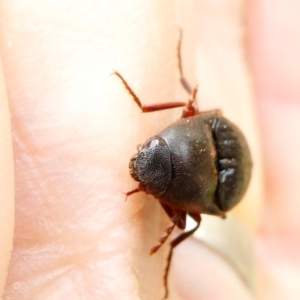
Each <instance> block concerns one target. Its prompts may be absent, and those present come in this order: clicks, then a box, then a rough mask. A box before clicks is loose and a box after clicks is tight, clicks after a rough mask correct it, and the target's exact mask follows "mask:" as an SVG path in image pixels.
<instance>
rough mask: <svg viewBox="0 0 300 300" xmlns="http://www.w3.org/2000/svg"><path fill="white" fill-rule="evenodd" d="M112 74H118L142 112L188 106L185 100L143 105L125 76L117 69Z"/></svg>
mask: <svg viewBox="0 0 300 300" xmlns="http://www.w3.org/2000/svg"><path fill="white" fill-rule="evenodd" d="M112 74H114V75H116V76H118V77H119V78H120V79H121V81H122V83H123V84H124V86H125V88H126V90H127V91H128V93H129V94H130V95H131V96H132V98H133V100H134V102H135V103H136V104H137V105H138V107H139V108H140V109H141V110H142V112H153V111H159V110H164V109H170V108H176V107H183V106H186V103H185V102H166V103H157V104H151V105H143V104H142V102H141V101H140V99H139V98H138V96H137V95H136V94H135V93H134V91H133V90H132V89H131V87H130V86H129V84H128V83H127V81H126V80H125V79H124V78H123V76H122V75H121V74H120V73H119V72H117V71H115V72H113V73H112Z"/></svg>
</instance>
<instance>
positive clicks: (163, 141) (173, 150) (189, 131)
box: [129, 111, 252, 216]
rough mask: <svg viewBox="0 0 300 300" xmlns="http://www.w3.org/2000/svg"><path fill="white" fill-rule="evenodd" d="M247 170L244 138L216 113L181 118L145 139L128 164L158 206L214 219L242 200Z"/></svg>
mask: <svg viewBox="0 0 300 300" xmlns="http://www.w3.org/2000/svg"><path fill="white" fill-rule="evenodd" d="M251 166H252V163H251V158H250V151H249V148H248V145H247V143H246V140H245V138H244V136H243V134H242V133H241V131H240V130H239V129H238V128H237V127H236V126H235V125H234V124H232V123H231V122H230V121H229V120H227V119H226V118H224V117H222V116H221V115H220V113H219V112H218V111H216V112H208V113H200V114H198V115H195V116H193V117H189V118H184V119H180V120H179V121H177V122H175V123H174V124H172V125H170V126H169V127H167V128H166V129H165V130H163V131H162V132H160V133H159V134H158V135H156V136H154V137H152V138H150V139H149V140H147V141H146V142H145V144H144V145H143V147H141V148H140V149H139V152H138V153H137V154H136V155H135V156H134V157H133V158H132V159H131V161H130V163H129V169H130V174H131V175H132V177H133V178H134V179H135V180H137V181H139V182H140V185H141V188H142V189H143V190H144V191H146V192H147V193H149V194H152V195H153V196H154V197H156V198H157V199H159V200H160V201H161V202H162V203H165V204H166V205H168V206H170V207H173V208H175V209H177V210H182V211H186V212H191V213H205V214H211V215H218V216H222V215H224V213H225V212H227V211H229V210H230V209H232V208H233V207H234V206H235V205H236V204H237V203H238V202H239V201H240V200H241V199H242V197H243V195H244V193H245V191H246V189H247V187H248V184H249V180H250V175H251Z"/></svg>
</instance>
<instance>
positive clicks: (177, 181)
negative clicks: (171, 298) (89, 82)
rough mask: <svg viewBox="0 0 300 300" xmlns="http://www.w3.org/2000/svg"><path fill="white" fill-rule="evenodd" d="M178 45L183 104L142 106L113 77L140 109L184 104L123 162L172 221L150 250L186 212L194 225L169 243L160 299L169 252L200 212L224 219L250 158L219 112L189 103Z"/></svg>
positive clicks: (240, 190)
mask: <svg viewBox="0 0 300 300" xmlns="http://www.w3.org/2000/svg"><path fill="white" fill-rule="evenodd" d="M180 44H181V36H180V41H179V45H178V58H179V70H180V76H181V78H180V79H181V83H182V85H183V87H184V88H185V89H186V90H187V91H188V92H189V93H190V94H191V99H190V100H189V101H188V103H187V104H186V103H183V102H170V103H164V104H155V105H150V106H143V105H142V104H141V102H140V100H139V99H138V97H137V96H136V95H135V93H134V92H133V91H132V89H131V88H130V87H129V85H128V84H127V82H126V81H125V79H124V78H123V77H122V76H121V75H120V74H119V73H118V72H115V73H114V74H115V75H117V76H118V77H119V78H120V79H121V80H122V82H123V84H124V85H125V87H126V89H127V90H128V92H129V93H130V94H131V96H132V97H133V99H134V101H135V102H136V103H137V105H138V106H139V107H140V108H141V109H142V111H143V112H151V111H158V110H163V109H169V108H174V107H180V106H186V108H185V109H184V111H183V113H182V117H181V119H180V120H179V121H177V122H175V123H174V124H172V125H170V126H169V127H167V128H166V129H164V130H163V131H161V132H160V133H159V134H157V135H156V136H154V137H152V138H150V139H148V140H147V141H146V142H145V143H144V145H143V146H139V148H138V153H137V154H135V155H134V156H133V157H132V158H131V160H130V163H129V171H130V175H131V176H132V177H133V179H134V180H136V181H138V182H139V186H138V188H137V189H135V190H132V191H130V192H128V193H127V194H126V195H127V196H129V195H131V194H133V193H136V192H139V191H144V192H146V193H147V194H151V195H153V196H154V197H155V198H157V199H158V200H159V202H160V204H161V205H162V207H163V208H164V210H165V211H166V213H167V214H168V216H169V217H170V219H171V221H172V223H173V225H172V226H170V227H169V228H167V229H166V233H167V234H166V235H165V236H163V237H162V238H161V239H160V240H159V242H160V244H159V245H157V246H155V247H153V248H152V249H151V251H150V254H154V253H155V252H156V251H157V250H158V249H159V248H160V247H161V246H162V244H163V243H164V242H165V241H166V239H167V238H168V237H169V235H170V234H171V233H172V231H173V229H174V228H175V227H176V226H177V227H178V228H179V229H181V230H183V229H185V226H186V215H189V216H191V217H192V218H193V219H194V220H195V221H196V222H197V225H196V226H195V228H193V229H192V230H190V231H188V232H184V233H182V234H181V235H179V236H178V237H177V238H175V239H174V240H173V241H172V242H171V248H170V254H169V257H168V261H167V267H166V271H165V277H164V283H165V289H166V290H165V298H167V296H168V288H167V277H168V272H169V267H170V262H171V257H172V251H173V249H174V247H176V246H177V245H178V244H179V243H180V242H182V241H183V240H185V239H186V238H187V237H188V236H190V235H191V234H193V233H194V232H195V231H196V230H197V229H198V227H199V226H200V221H201V214H210V215H215V216H219V217H222V218H225V213H226V212H227V211H229V210H231V209H232V208H233V207H234V206H235V205H236V204H237V203H238V202H239V201H240V200H241V199H242V197H243V195H244V193H245V192H246V189H247V187H248V184H249V181H250V176H251V169H252V162H251V156H250V151H249V147H248V145H247V142H246V140H245V138H244V136H243V134H242V133H241V131H240V130H239V129H238V128H237V127H236V126H235V125H234V124H232V123H231V122H230V121H229V120H227V119H226V118H224V117H223V116H222V115H221V111H220V110H214V111H208V112H199V111H198V109H197V107H196V106H195V105H194V102H195V98H196V94H197V89H198V88H197V87H195V88H194V89H193V90H192V89H191V88H190V86H189V85H188V83H187V81H186V80H185V78H184V76H183V73H182V67H181V59H180Z"/></svg>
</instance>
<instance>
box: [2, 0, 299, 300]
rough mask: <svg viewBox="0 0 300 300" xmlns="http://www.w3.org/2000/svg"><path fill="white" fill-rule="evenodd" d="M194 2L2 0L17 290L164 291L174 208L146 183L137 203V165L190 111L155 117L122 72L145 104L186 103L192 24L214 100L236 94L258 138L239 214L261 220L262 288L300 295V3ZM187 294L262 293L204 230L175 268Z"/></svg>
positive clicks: (8, 198)
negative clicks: (140, 150)
mask: <svg viewBox="0 0 300 300" xmlns="http://www.w3.org/2000/svg"><path fill="white" fill-rule="evenodd" d="M180 3H182V2H179V1H177V2H176V1H174V2H173V1H164V2H162V1H152V2H147V3H146V4H145V2H142V1H136V2H135V1H115V2H113V1H94V0H88V1H85V2H82V1H78V2H72V5H71V4H70V3H69V2H64V1H52V2H42V1H32V0H28V1H25V2H24V1H19V0H16V1H3V2H2V4H1V11H0V13H1V15H0V18H1V39H0V47H1V48H0V49H1V59H2V65H3V73H4V78H5V84H6V89H7V95H8V100H9V108H10V114H11V126H12V139H13V148H14V152H13V156H14V164H15V167H14V169H15V193H16V209H15V230H14V249H13V252H12V257H11V262H10V265H9V267H8V270H7V266H8V261H9V255H8V253H9V251H10V248H11V239H12V230H13V217H14V216H13V212H12V207H13V199H14V196H13V189H12V188H11V186H12V179H11V178H12V173H13V172H12V165H11V157H12V153H11V149H10V145H11V141H10V137H9V135H8V132H9V125H8V118H7V115H8V114H7V109H5V98H4V97H2V98H3V99H4V100H3V103H4V106H3V107H4V109H3V112H4V111H5V112H6V121H7V122H6V125H5V126H6V127H3V132H5V134H6V136H7V139H6V143H5V144H3V147H2V148H3V149H2V150H3V152H2V153H4V154H3V155H6V156H5V157H7V159H6V160H5V162H6V163H7V164H6V165H5V164H4V163H3V167H2V168H1V172H3V174H4V175H2V177H0V178H6V180H7V181H8V182H4V183H3V182H2V183H1V184H2V186H4V187H5V193H6V194H5V196H1V197H3V200H1V207H2V208H1V213H2V215H3V214H4V212H6V213H5V214H4V215H5V217H6V218H7V222H6V224H7V226H6V227H5V228H4V227H1V230H2V233H1V245H5V246H4V247H1V249H0V251H1V256H0V259H1V264H0V266H1V268H2V269H1V277H0V278H1V281H0V283H2V285H3V286H4V282H5V278H6V275H7V273H8V277H7V279H6V285H5V287H3V288H4V299H13V300H14V299H18V300H23V299H63V298H66V299H105V300H106V299H122V300H123V299H130V300H135V299H160V298H161V297H162V295H163V286H162V283H161V279H162V276H163V270H164V265H165V257H166V255H167V253H168V247H163V248H162V249H161V250H160V251H159V252H158V253H157V254H155V255H154V256H153V257H149V256H148V251H149V249H150V248H151V247H152V246H154V245H155V244H156V241H157V239H158V238H159V237H160V236H161V235H162V233H163V230H164V229H165V228H166V227H167V226H168V225H169V220H168V218H167V216H166V215H165V213H164V212H163V210H162V209H161V207H160V205H159V204H158V203H157V201H155V200H153V198H152V197H151V196H147V195H145V194H142V193H139V194H136V195H134V196H132V197H130V198H129V199H128V200H127V201H126V202H125V201H124V195H123V194H122V192H126V191H128V190H131V189H133V188H135V187H136V183H135V182H133V180H132V179H131V178H130V176H129V174H128V161H129V158H130V156H131V155H132V154H133V153H134V152H135V150H136V148H135V147H136V145H137V144H138V143H142V142H143V141H145V140H146V139H147V138H148V137H150V136H152V135H154V134H155V133H157V132H159V131H160V130H161V129H163V128H165V127H166V125H169V124H170V123H171V122H173V121H175V120H176V119H178V116H179V115H180V109H175V110H172V111H171V110H170V111H165V112H159V113H153V114H141V113H140V111H139V109H138V108H137V107H136V105H135V103H134V102H133V101H132V99H131V97H130V96H129V95H128V93H127V92H126V91H125V90H124V87H123V86H122V84H121V83H120V82H119V80H118V79H117V78H116V77H113V76H109V74H110V73H112V71H113V70H114V69H117V70H118V71H119V72H120V73H121V74H122V75H123V76H124V77H125V78H126V79H127V80H128V82H129V83H130V85H131V86H132V88H133V89H134V90H135V91H136V93H137V94H138V96H139V97H140V98H141V100H142V101H143V103H147V104H149V103H162V102H166V101H173V100H177V101H183V100H186V99H187V98H188V95H186V93H185V92H184V91H182V89H181V88H180V85H179V83H178V69H177V62H176V45H177V40H178V29H177V25H178V24H179V25H180V26H182V29H183V32H184V42H183V49H182V50H183V63H184V66H185V73H186V74H187V77H188V79H189V80H190V81H191V83H192V84H195V83H199V85H200V90H199V99H201V100H199V105H200V107H201V109H213V108H216V107H221V108H222V110H223V112H224V114H225V115H226V116H228V117H230V119H232V120H234V121H235V122H236V123H237V124H238V125H239V126H240V127H241V128H242V129H243V130H244V131H245V134H246V135H247V138H248V139H249V142H250V146H251V149H252V150H253V156H254V161H255V162H256V164H255V171H254V172H255V175H254V178H253V182H254V183H252V186H251V187H250V192H249V193H248V194H247V196H246V199H245V201H244V204H241V205H240V206H239V207H238V208H237V211H236V212H235V213H236V215H237V217H238V218H240V220H241V222H243V223H244V225H245V227H246V228H247V229H248V230H249V231H251V232H252V233H253V237H254V247H255V249H256V254H257V255H256V256H257V274H258V280H257V282H258V287H257V294H258V297H257V298H259V299H297V298H299V296H300V287H299V285H298V286H297V285H296V284H294V283H295V282H296V281H297V279H298V278H299V277H300V271H299V270H300V266H299V264H300V259H299V251H298V250H299V248H300V245H299V238H298V235H299V233H298V232H299V227H300V224H299V222H300V221H299V218H298V214H297V211H299V210H298V207H299V205H300V204H298V202H299V201H298V202H297V199H298V198H297V196H298V195H299V192H300V191H299V189H300V188H299V184H297V181H296V180H297V178H298V176H297V174H298V173H299V169H300V161H299V160H297V159H295V158H296V157H297V156H298V153H299V150H300V149H299V140H300V139H299V133H298V132H297V130H296V128H300V126H299V125H300V124H299V123H300V120H299V117H298V116H299V112H300V109H299V107H300V106H299V103H300V101H299V96H300V95H299V93H300V91H299V86H300V85H299V84H298V73H297V72H298V70H299V64H300V61H299V59H298V57H297V55H298V53H299V51H298V50H300V49H299V47H300V40H299V37H298V36H297V35H295V34H292V31H290V30H289V28H287V26H291V27H292V28H293V30H296V28H297V29H298V30H299V28H300V24H299V21H298V19H299V18H298V17H297V16H296V15H295V14H296V13H295V12H296V11H299V8H300V7H299V5H300V4H298V3H297V2H296V1H285V2H284V3H281V4H280V5H282V6H279V4H277V5H274V1H273V2H272V1H264V2H255V3H252V4H251V5H250V4H248V3H247V2H244V1H233V0H232V1H226V2H225V1H221V0H220V1H215V2H214V3H213V4H209V3H211V1H201V2H200V1H199V3H198V4H197V5H196V7H197V15H196V18H195V19H193V17H192V15H193V13H194V9H193V6H192V5H191V4H190V5H186V6H183V5H182V4H181V5H180ZM221 3H222V5H220V4H221ZM289 7H291V8H292V12H294V13H293V14H292V13H291V12H290V11H288V10H287V8H289ZM245 12H247V15H246V13H245ZM285 14H286V15H285ZM274 15H276V16H277V18H274ZM278 16H280V17H281V18H278ZM191 19H192V20H191ZM286 19H287V20H288V21H285V20H286ZM281 20H282V21H281ZM224 28H225V29H226V30H225V31H224V30H223V29H224ZM274 32H276V34H274ZM286 32H288V33H290V35H289V34H287V33H286ZM245 33H247V34H248V35H247V39H246V40H245V39H244V38H243V34H245ZM297 38H298V39H297ZM195 40H196V41H197V42H198V43H197V44H198V48H197V49H196V48H194V47H195V45H196V43H195V42H194V41H195ZM283 40H284V41H285V42H284V43H282V41H283ZM283 45H284V46H283ZM279 46H281V47H279ZM224 53H225V54H226V56H224V55H225V54H224ZM193 54H196V55H198V58H199V63H198V64H196V63H195V59H194V55H193ZM241 57H243V58H244V59H241ZM296 70H297V71H296ZM196 74H197V75H196ZM252 78H253V85H251V79H252ZM3 86H4V84H3ZM236 87H238V88H236ZM3 91H4V90H3ZM254 95H256V97H254ZM241 101H242V102H241ZM254 101H255V102H254ZM240 103H242V107H243V109H244V110H245V107H246V108H248V109H249V110H248V113H247V114H246V115H243V112H242V110H241V109H240V110H238V109H236V107H237V105H240ZM254 105H255V106H256V107H257V111H255V110H253V107H254ZM1 113H2V109H1ZM256 114H257V115H256ZM256 122H257V123H256ZM256 128H258V129H259V131H260V137H261V139H260V140H258V139H257V136H256V133H257V132H256ZM291 128H292V129H291ZM283 139H284V142H283ZM259 141H260V142H261V145H259ZM289 145H293V146H289ZM260 148H261V149H263V151H262V153H263V157H264V168H265V171H264V174H265V183H266V191H265V198H263V199H262V195H263V194H262V193H261V189H260V186H259V182H261V180H260V179H261V178H262V177H261V176H262V175H261V174H262V173H261V166H260V162H261V158H260V156H259V149H260ZM5 174H6V175H5ZM262 200H263V201H262ZM260 204H261V205H262V215H260ZM249 216H250V217H249ZM1 224H2V223H1ZM4 233H5V234H4ZM233 246H234V245H233ZM204 262H205V264H204ZM209 266H210V267H209ZM216 268H217V269H216ZM203 274H205V276H203ZM216 274H218V277H217V278H216ZM216 286H217V287H218V288H216ZM219 293H221V294H219ZM183 298H184V299H251V293H250V292H249V291H248V290H247V289H246V288H245V286H244V285H243V284H242V282H241V280H239V278H238V276H237V275H236V272H235V270H233V269H231V268H230V267H229V266H228V265H227V264H226V262H224V261H222V259H221V258H220V257H219V256H218V255H217V254H215V253H212V252H210V251H209V250H208V249H207V248H205V247H204V246H203V245H201V244H199V243H197V242H196V241H194V240H190V241H186V242H185V243H183V244H182V245H180V246H179V247H178V249H176V251H175V255H174V259H173V265H172V271H171V297H170V299H183Z"/></svg>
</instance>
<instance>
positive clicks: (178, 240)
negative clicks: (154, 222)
mask: <svg viewBox="0 0 300 300" xmlns="http://www.w3.org/2000/svg"><path fill="white" fill-rule="evenodd" d="M189 215H190V216H191V217H192V218H193V219H194V220H195V221H196V222H197V224H196V226H195V227H194V228H193V229H191V230H190V231H187V232H184V233H182V234H180V235H179V236H178V237H177V238H175V239H174V240H173V241H172V242H171V245H170V252H169V255H168V258H167V265H166V269H165V275H164V286H165V296H164V299H167V298H168V294H169V290H168V275H169V271H170V265H171V259H172V255H173V249H174V248H175V247H176V246H178V245H179V244H180V243H181V242H183V241H184V240H185V239H186V238H188V237H189V236H190V235H192V234H193V233H194V232H195V231H196V230H197V229H198V228H199V226H200V223H201V216H200V214H196V213H190V214H189Z"/></svg>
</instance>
